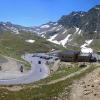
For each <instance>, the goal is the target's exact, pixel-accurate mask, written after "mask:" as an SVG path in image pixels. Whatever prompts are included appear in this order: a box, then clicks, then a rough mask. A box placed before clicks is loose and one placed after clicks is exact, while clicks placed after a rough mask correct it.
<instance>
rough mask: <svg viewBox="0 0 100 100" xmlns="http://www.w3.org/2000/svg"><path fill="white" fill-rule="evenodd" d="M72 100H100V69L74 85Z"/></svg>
mask: <svg viewBox="0 0 100 100" xmlns="http://www.w3.org/2000/svg"><path fill="white" fill-rule="evenodd" d="M70 100H100V68H99V67H98V68H96V69H95V70H94V71H92V72H91V73H89V74H87V75H86V76H85V77H83V78H81V79H80V80H78V81H75V82H74V84H73V85H72V90H71V94H70Z"/></svg>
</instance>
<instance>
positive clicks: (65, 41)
mask: <svg viewBox="0 0 100 100" xmlns="http://www.w3.org/2000/svg"><path fill="white" fill-rule="evenodd" d="M70 36H71V34H68V35H67V37H66V38H65V39H64V40H61V41H60V44H62V45H63V46H64V47H65V44H66V43H67V42H68V40H69V38H70Z"/></svg>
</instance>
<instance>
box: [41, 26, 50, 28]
mask: <svg viewBox="0 0 100 100" xmlns="http://www.w3.org/2000/svg"><path fill="white" fill-rule="evenodd" d="M49 27H50V26H49V25H42V26H41V27H40V28H49Z"/></svg>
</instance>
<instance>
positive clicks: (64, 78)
mask: <svg viewBox="0 0 100 100" xmlns="http://www.w3.org/2000/svg"><path fill="white" fill-rule="evenodd" d="M88 68H90V66H89V65H88V66H87V67H85V68H83V69H81V70H79V71H77V72H75V73H72V74H70V75H68V76H65V77H62V78H59V79H56V80H53V81H50V82H48V83H47V84H46V85H50V84H55V83H57V82H61V81H64V80H66V79H68V78H70V77H73V76H75V75H78V74H80V73H82V72H84V71H85V70H87V69H88Z"/></svg>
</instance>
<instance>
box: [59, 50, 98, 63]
mask: <svg viewBox="0 0 100 100" xmlns="http://www.w3.org/2000/svg"><path fill="white" fill-rule="evenodd" d="M59 58H60V60H61V61H64V62H96V61H97V59H96V57H95V56H93V54H92V53H81V52H80V51H74V50H67V51H64V52H61V53H59Z"/></svg>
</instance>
